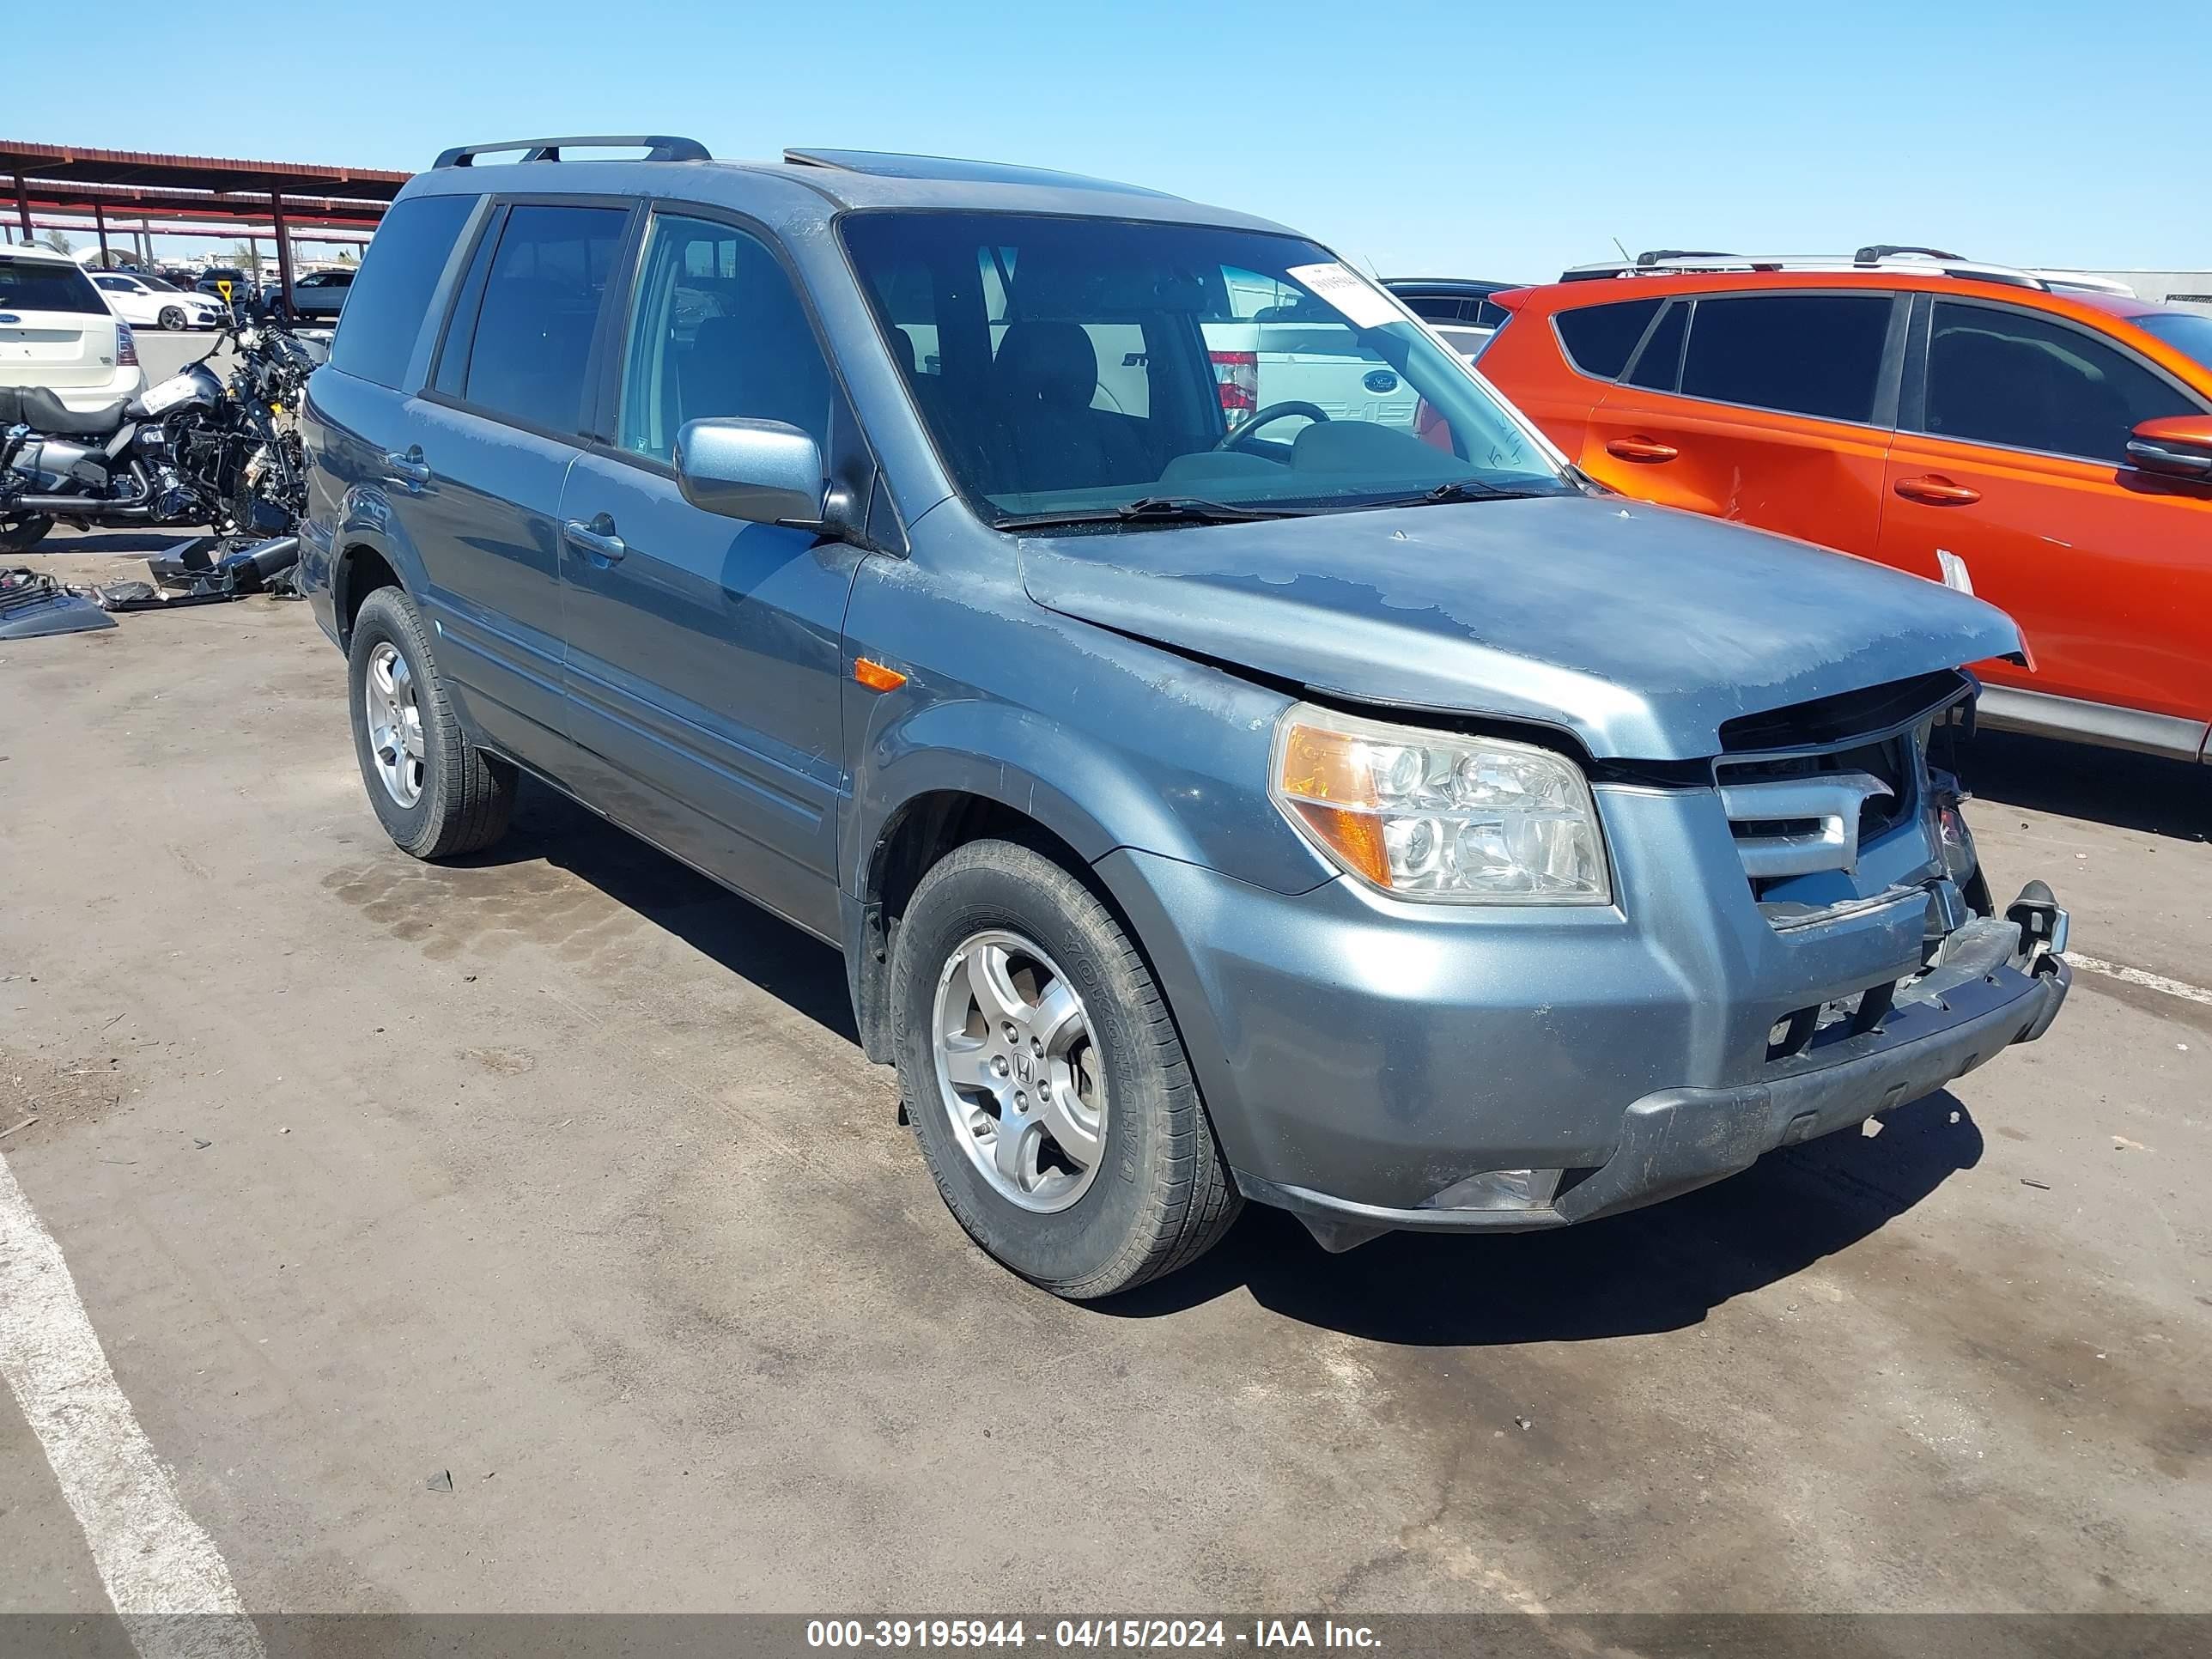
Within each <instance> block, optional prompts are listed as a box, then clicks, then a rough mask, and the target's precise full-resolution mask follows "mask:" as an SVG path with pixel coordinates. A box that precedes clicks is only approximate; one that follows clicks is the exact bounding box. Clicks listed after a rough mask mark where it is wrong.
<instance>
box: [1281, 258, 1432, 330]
mask: <svg viewBox="0 0 2212 1659" xmlns="http://www.w3.org/2000/svg"><path fill="white" fill-rule="evenodd" d="M1283 274H1284V275H1285V276H1288V277H1289V278H1290V279H1291V281H1292V282H1294V283H1297V284H1298V285H1299V286H1300V287H1302V288H1304V289H1305V291H1306V292H1307V293H1309V294H1310V295H1313V296H1314V298H1316V300H1320V301H1324V302H1326V303H1327V304H1328V305H1331V306H1334V307H1335V308H1336V309H1337V310H1338V311H1340V312H1342V313H1344V316H1345V319H1346V321H1348V322H1350V323H1351V325H1352V326H1353V327H1354V328H1380V327H1382V326H1383V324H1385V323H1402V322H1404V321H1405V320H1406V314H1405V313H1403V312H1401V311H1400V310H1399V309H1398V307H1397V303H1396V301H1393V300H1392V299H1391V298H1390V296H1389V295H1387V294H1385V293H1383V291H1382V290H1381V289H1378V288H1376V286H1375V285H1374V284H1373V283H1370V282H1368V281H1367V280H1366V279H1365V278H1364V277H1363V276H1360V275H1359V273H1358V272H1357V271H1355V270H1348V269H1346V267H1345V266H1343V265H1340V264H1328V265H1292V266H1291V268H1290V269H1289V270H1286V271H1285V272H1284V273H1283Z"/></svg>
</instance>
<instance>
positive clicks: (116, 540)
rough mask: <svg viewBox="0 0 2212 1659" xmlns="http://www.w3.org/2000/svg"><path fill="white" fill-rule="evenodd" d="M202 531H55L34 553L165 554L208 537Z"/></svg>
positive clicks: (170, 529)
mask: <svg viewBox="0 0 2212 1659" xmlns="http://www.w3.org/2000/svg"><path fill="white" fill-rule="evenodd" d="M211 533H212V532H209V531H205V530H179V529H175V528H163V529H160V530H87V531H82V532H76V533H74V534H72V533H68V532H58V533H56V534H55V535H52V536H50V537H48V538H46V540H45V541H42V542H40V544H38V546H37V548H36V549H34V551H37V552H40V553H117V554H123V555H126V556H127V555H131V554H137V555H139V556H144V555H146V554H149V553H161V552H165V551H167V550H168V549H170V548H172V547H174V546H175V545H176V544H178V543H179V542H185V541H191V540H192V539H193V538H196V537H199V536H204V535H209V534H211Z"/></svg>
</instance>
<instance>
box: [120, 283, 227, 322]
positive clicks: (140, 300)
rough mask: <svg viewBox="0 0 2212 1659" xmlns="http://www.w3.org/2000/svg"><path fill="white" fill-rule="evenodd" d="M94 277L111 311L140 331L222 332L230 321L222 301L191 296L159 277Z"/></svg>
mask: <svg viewBox="0 0 2212 1659" xmlns="http://www.w3.org/2000/svg"><path fill="white" fill-rule="evenodd" d="M91 276H92V285H93V286H94V288H96V289H99V290H100V294H101V295H103V296H104V297H105V298H106V301H107V306H108V309H109V310H111V311H112V312H113V313H115V314H116V315H117V316H118V317H120V318H121V319H123V320H124V321H125V322H126V323H136V324H137V325H138V326H139V327H141V328H221V327H222V325H223V324H224V323H225V322H227V321H228V319H229V315H230V313H228V311H227V310H225V309H224V307H223V303H222V301H220V300H217V299H214V298H211V297H210V295H205V294H188V293H186V292H185V290H184V289H180V288H179V287H178V286H177V285H176V284H175V283H171V282H167V281H165V280H164V279H163V278H161V277H159V276H134V275H132V274H131V272H129V271H124V270H95V271H93V272H92V273H91Z"/></svg>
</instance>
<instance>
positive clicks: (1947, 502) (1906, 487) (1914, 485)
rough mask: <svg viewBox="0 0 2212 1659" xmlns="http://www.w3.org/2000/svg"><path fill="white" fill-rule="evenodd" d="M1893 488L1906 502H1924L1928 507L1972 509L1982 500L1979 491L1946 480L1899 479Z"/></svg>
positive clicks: (1931, 478)
mask: <svg viewBox="0 0 2212 1659" xmlns="http://www.w3.org/2000/svg"><path fill="white" fill-rule="evenodd" d="M1893 488H1894V489H1896V491H1897V493H1898V494H1899V495H1902V496H1904V497H1905V500H1906V501H1924V502H1926V503H1927V504H1928V505H1929V507H1972V505H1973V504H1974V503H1975V502H1976V501H1979V500H1981V499H1982V492H1981V491H1980V490H1978V489H1969V488H1967V487H1966V485H1965V484H1954V483H1952V482H1951V481H1950V480H1949V479H1948V478H1935V477H1929V478H1899V480H1898V481H1897V483H1895V485H1894V486H1893Z"/></svg>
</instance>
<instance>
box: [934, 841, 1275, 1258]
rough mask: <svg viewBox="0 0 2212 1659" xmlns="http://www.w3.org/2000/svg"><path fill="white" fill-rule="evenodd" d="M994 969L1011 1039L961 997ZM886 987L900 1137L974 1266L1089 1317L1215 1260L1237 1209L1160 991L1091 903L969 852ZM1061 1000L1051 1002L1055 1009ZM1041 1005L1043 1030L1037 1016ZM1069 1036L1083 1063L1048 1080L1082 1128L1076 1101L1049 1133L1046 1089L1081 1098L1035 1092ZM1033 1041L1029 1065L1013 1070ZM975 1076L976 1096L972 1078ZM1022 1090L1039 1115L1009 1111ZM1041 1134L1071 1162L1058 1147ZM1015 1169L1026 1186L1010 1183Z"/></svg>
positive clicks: (1018, 851) (1081, 892)
mask: <svg viewBox="0 0 2212 1659" xmlns="http://www.w3.org/2000/svg"><path fill="white" fill-rule="evenodd" d="M989 951H998V952H1000V955H999V957H997V959H996V960H997V963H998V964H999V966H1000V967H1001V968H1006V969H1007V977H1006V979H1005V981H1002V982H1003V983H1005V984H1006V985H1009V986H1011V987H1012V991H1013V992H1014V994H1015V995H1016V997H1017V998H1018V999H1019V1000H1020V1006H1012V1007H1011V1012H1012V1014H1013V1016H1014V1020H1013V1022H1012V1023H1002V1022H1001V1021H1000V1020H999V1019H997V1018H992V1017H989V1016H988V1015H987V1014H986V1013H985V1010H984V1007H983V999H982V998H981V997H973V998H970V997H969V994H968V993H967V992H966V990H965V989H964V987H966V986H967V985H968V984H969V982H970V981H969V975H970V974H971V972H972V969H971V967H970V966H969V964H970V963H972V962H973V961H974V959H975V956H976V955H977V954H978V953H979V952H989ZM1009 964H1011V966H1009ZM992 971H994V972H995V971H997V969H993V970H992ZM891 973H892V981H891V998H892V1012H893V1018H894V1021H895V1029H894V1033H893V1040H894V1042H895V1045H896V1055H897V1061H898V1072H899V1082H900V1087H901V1092H902V1095H903V1096H904V1097H905V1101H906V1109H907V1116H908V1121H909V1122H910V1123H911V1124H912V1126H913V1127H914V1132H915V1137H916V1139H919V1140H920V1142H921V1152H922V1157H923V1158H924V1159H925V1160H926V1161H927V1164H928V1165H929V1170H930V1174H931V1175H932V1176H933V1177H934V1178H935V1179H936V1182H937V1189H938V1191H939V1194H942V1195H943V1197H944V1199H945V1207H946V1208H948V1209H950V1210H951V1212H952V1214H953V1217H954V1218H955V1219H957V1221H958V1222H959V1223H960V1225H962V1226H963V1227H964V1228H965V1229H966V1230H967V1231H968V1234H969V1237H971V1238H973V1239H974V1240H975V1242H976V1243H978V1244H980V1245H981V1246H982V1247H983V1249H985V1250H987V1251H988V1252H989V1253H990V1254H991V1255H993V1256H994V1257H996V1258H997V1259H998V1260H999V1261H1000V1262H1002V1263H1004V1264H1005V1265H1006V1267H1010V1268H1012V1270H1013V1271H1014V1272H1015V1273H1019V1274H1020V1275H1021V1276H1022V1277H1023V1278H1024V1279H1029V1280H1030V1281H1031V1282H1032V1283H1034V1284H1036V1285H1042V1287H1043V1288H1045V1289H1046V1290H1048V1291H1052V1292H1053V1293H1054V1295H1057V1296H1063V1297H1068V1298H1069V1299H1071V1300H1075V1301H1084V1300H1088V1299H1091V1298H1092V1297H1104V1296H1111V1295H1113V1294H1114V1293H1115V1292H1116V1291H1125V1290H1128V1289H1130V1288H1132V1287H1133V1286H1135V1285H1141V1284H1143V1283H1144V1282H1145V1281H1146V1280H1147V1279H1154V1278H1157V1277H1158V1276H1159V1275H1160V1274H1162V1273H1171V1272H1173V1271H1174V1270H1175V1269H1176V1268H1178V1267H1183V1266H1185V1265H1186V1264H1188V1263H1189V1262H1191V1261H1196V1260H1197V1259H1198V1258H1199V1257H1200V1255H1204V1254H1205V1253H1206V1251H1207V1250H1209V1249H1212V1247H1213V1246H1214V1244H1216V1243H1218V1242H1219V1240H1220V1238H1221V1237H1222V1235H1223V1234H1224V1233H1225V1232H1226V1231H1228V1229H1229V1226H1230V1224H1231V1223H1232V1222H1233V1221H1235V1220H1236V1218H1237V1212H1238V1210H1239V1209H1240V1208H1241V1207H1242V1205H1243V1200H1242V1199H1241V1198H1240V1197H1239V1195H1238V1194H1237V1189H1236V1188H1235V1186H1234V1185H1233V1184H1232V1183H1231V1180H1230V1176H1229V1170H1228V1166H1227V1164H1225V1163H1224V1162H1223V1160H1222V1158H1221V1153H1220V1151H1219V1149H1218V1147H1217V1146H1215V1144H1214V1139H1213V1129H1212V1124H1211V1123H1209V1122H1208V1121H1207V1119H1206V1108H1205V1105H1204V1103H1202V1102H1201V1101H1200V1099H1199V1096H1198V1088H1197V1085H1196V1084H1195V1083H1194V1081H1193V1080H1192V1078H1191V1073H1190V1063H1189V1060H1188V1057H1187V1056H1186V1055H1185V1054H1184V1052H1183V1047H1182V1038H1181V1037H1180V1036H1178V1035H1177V1034H1176V1028H1175V1022H1174V1020H1173V1019H1172V1018H1170V1016H1169V1013H1168V1009H1167V1004H1166V1002H1165V1000H1164V999H1163V998H1162V997H1161V995H1160V992H1159V987H1158V985H1157V984H1156V983H1155V982H1154V981H1153V979H1152V972H1151V970H1150V969H1148V968H1147V967H1146V963H1145V959H1144V957H1143V956H1142V955H1141V954H1140V953H1139V951H1138V950H1137V947H1136V945H1135V944H1134V943H1133V941H1132V940H1131V939H1130V938H1129V936H1128V935H1127V933H1124V932H1123V931H1122V929H1121V925H1120V924H1119V923H1118V922H1117V921H1115V918H1114V916H1113V914H1112V913H1111V912H1110V911H1109V910H1108V909H1107V908H1106V907H1105V906H1104V905H1103V904H1102V903H1101V902H1099V900H1098V898H1097V896H1096V895H1094V894H1093V893H1092V892H1091V890H1090V889H1088V888H1086V887H1085V886H1084V885H1083V884H1082V883H1081V882H1079V881H1078V880H1077V879H1076V878H1074V877H1073V876H1072V875H1070V874H1069V873H1068V872H1066V870H1064V869H1062V868H1061V867H1060V866H1059V865H1057V864H1055V863H1054V862H1053V861H1052V860H1049V859H1048V858H1046V857H1044V856H1043V855H1042V854H1038V853H1036V852H1034V851H1032V850H1031V849H1030V848H1026V847H1019V846H1016V845H1014V844H1013V843H1012V842H1003V841H981V842H970V843H969V845H967V846H965V847H962V848H958V849H957V850H956V851H954V852H952V853H951V854H948V855H947V856H946V857H945V859H944V860H942V861H940V862H939V864H937V865H936V866H934V867H933V868H932V869H931V870H930V872H928V874H927V875H926V876H924V877H923V878H922V881H921V885H920V886H919V887H918V888H917V889H916V890H915V895H914V897H913V899H912V900H911V901H910V902H908V906H907V908H906V915H905V916H904V918H903V920H902V921H901V922H900V924H899V929H898V938H897V944H896V949H895V951H894V953H893V959H892V963H891ZM1063 985H1064V986H1065V987H1066V994H1061V995H1059V996H1057V997H1055V996H1054V994H1052V993H1054V991H1057V990H1058V988H1059V987H1061V986H1063ZM971 1000H972V1002H973V1005H974V1006H973V1007H972V1009H971V1007H970V1002H971ZM1054 1002H1057V1005H1058V1006H1059V1007H1060V1009H1061V1010H1062V1011H1063V1012H1062V1014H1061V1015H1060V1017H1059V1018H1056V1019H1055V1018H1050V1017H1048V1016H1047V1015H1046V1013H1045V1009H1046V1007H1047V1005H1048V1004H1050V1003H1054ZM1030 1013H1035V1014H1036V1015H1037V1020H1036V1024H1035V1025H1034V1026H1032V1025H1031V1024H1030V1021H1029V1018H1028V1015H1029V1014H1030ZM1078 1022H1079V1023H1080V1024H1081V1025H1082V1027H1083V1030H1082V1031H1081V1033H1080V1036H1079V1039H1078V1046H1079V1048H1080V1049H1081V1050H1082V1053H1081V1054H1080V1056H1079V1058H1078V1059H1077V1060H1071V1061H1069V1062H1067V1063H1066V1065H1065V1066H1062V1068H1061V1069H1060V1071H1059V1072H1058V1073H1056V1076H1057V1077H1059V1078H1060V1079H1070V1078H1079V1079H1081V1081H1082V1083H1083V1084H1084V1085H1085V1086H1086V1087H1087V1089H1088V1090H1089V1091H1090V1094H1089V1100H1090V1104H1089V1109H1088V1115H1087V1116H1085V1115H1084V1112H1083V1109H1082V1107H1081V1104H1080V1103H1078V1105H1077V1106H1076V1107H1075V1108H1073V1109H1071V1108H1070V1107H1068V1106H1066V1105H1060V1106H1059V1107H1058V1112H1059V1115H1058V1116H1057V1117H1055V1116H1054V1114H1053V1113H1052V1112H1050V1111H1048V1110H1047V1108H1046V1100H1047V1097H1046V1095H1045V1094H1044V1093H1043V1092H1042V1091H1043V1090H1044V1089H1052V1090H1054V1091H1059V1092H1058V1093H1057V1094H1056V1095H1055V1097H1054V1098H1055V1099H1056V1100H1057V1099H1064V1098H1065V1097H1066V1096H1067V1095H1071V1094H1073V1092H1074V1088H1075V1085H1073V1084H1072V1083H1071V1084H1070V1085H1068V1086H1067V1088H1066V1090H1064V1091H1063V1090H1062V1088H1061V1085H1060V1083H1059V1082H1057V1081H1052V1080H1049V1079H1048V1075H1047V1065H1048V1060H1050V1058H1051V1057H1052V1056H1053V1054H1054V1053H1055V1052H1056V1049H1055V1044H1054V1040H1053V1029H1052V1028H1054V1027H1056V1028H1057V1029H1058V1030H1060V1033H1061V1035H1062V1036H1063V1038H1065V1036H1066V1032H1067V1031H1068V1030H1071V1029H1073V1025H1074V1024H1076V1023H1078ZM939 1027H945V1028H946V1030H955V1032H956V1034H955V1035H953V1036H951V1037H950V1038H948V1037H947V1036H945V1031H941V1030H939ZM956 1028H957V1030H956ZM1009 1030H1011V1031H1016V1032H1018V1038H1017V1040H1015V1041H1012V1042H1011V1043H1010V1044H1008V1045H1005V1046H1001V1045H1000V1044H999V1043H998V1042H997V1040H996V1039H997V1036H998V1034H1000V1033H1001V1032H1002V1031H1009ZM970 1032H980V1035H969V1033H970ZM1033 1032H1034V1033H1035V1036H1034V1037H1033V1036H1032V1033H1033ZM1033 1042H1034V1044H1035V1049H1034V1052H1035V1054H1036V1056H1038V1058H1037V1059H1036V1060H1034V1061H1033V1062H1032V1061H1025V1060H1024V1058H1023V1057H1024V1055H1025V1054H1030V1052H1031V1050H1032V1043H1033ZM948 1043H949V1044H950V1045H952V1047H951V1048H948ZM956 1050H957V1052H956ZM1007 1060H1011V1061H1012V1066H1010V1067H1004V1068H1002V1067H1001V1062H1002V1061H1007ZM1032 1066H1034V1069H1032ZM979 1074H980V1076H981V1078H982V1079H983V1081H982V1084H981V1086H980V1087H979V1086H977V1085H975V1083H974V1082H972V1081H969V1080H966V1079H973V1078H974V1077H975V1076H977V1075H979ZM1024 1084H1026V1085H1028V1088H1029V1090H1030V1094H1029V1097H1028V1099H1029V1101H1030V1102H1032V1103H1034V1104H1025V1105H1024V1107H1022V1108H1019V1109H1012V1108H1010V1106H1009V1103H1010V1102H1012V1101H1013V1100H1015V1099H1017V1098H1019V1097H1018V1096H1016V1094H1015V1092H1014V1091H1015V1090H1016V1089H1018V1088H1019V1087H1020V1086H1021V1085H1024ZM994 1091H995V1092H994ZM1022 1112H1026V1113H1028V1114H1029V1115H1018V1113H1022ZM1078 1117H1082V1118H1083V1121H1076V1120H1077V1118H1078ZM1054 1121H1059V1122H1060V1123H1063V1124H1065V1125H1066V1128H1065V1129H1064V1130H1063V1131H1062V1132H1061V1133H1065V1134H1066V1136H1067V1139H1068V1141H1069V1142H1070V1143H1072V1145H1073V1146H1076V1147H1079V1148H1081V1149H1082V1153H1083V1155H1082V1156H1078V1155H1077V1154H1076V1153H1075V1152H1073V1151H1070V1150H1067V1149H1066V1148H1064V1147H1063V1146H1062V1143H1061V1141H1060V1140H1059V1139H1054V1138H1053V1133H1052V1127H1051V1126H1052V1124H1053V1123H1054ZM1039 1125H1042V1129H1040V1128H1039V1127H1038V1126H1039ZM1009 1126H1012V1127H1013V1128H1014V1129H1015V1131H1016V1133H1015V1134H1014V1136H1013V1144H1015V1145H1017V1146H1025V1147H1029V1148H1031V1149H1032V1150H1029V1151H1027V1152H1016V1153H1015V1154H1014V1155H1013V1157H1012V1159H1011V1160H1005V1161H1002V1160H1000V1158H997V1157H996V1156H994V1153H995V1151H996V1148H997V1145H998V1142H999V1140H1000V1138H1001V1137H1002V1136H1003V1135H1005V1134H1006V1132H1007V1129H1008V1127H1009ZM1093 1134H1095V1139H1090V1138H1088V1137H1090V1136H1091V1135H1093ZM1024 1158H1025V1159H1026V1163H1025V1164H1024ZM1086 1159H1087V1162H1086ZM1009 1162H1011V1163H1012V1164H1013V1165H1014V1166H1016V1168H1017V1170H1018V1171H1019V1170H1025V1173H1017V1174H1016V1175H1014V1176H1012V1177H1011V1178H1010V1177H1009V1176H1008V1175H1007V1173H1006V1169H1007V1164H1008V1163H1009ZM1025 1182H1027V1183H1030V1184H1029V1185H1028V1186H1027V1187H1025V1186H1024V1183H1025Z"/></svg>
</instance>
